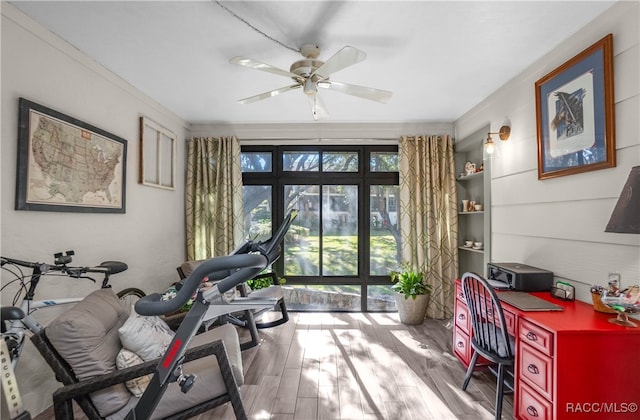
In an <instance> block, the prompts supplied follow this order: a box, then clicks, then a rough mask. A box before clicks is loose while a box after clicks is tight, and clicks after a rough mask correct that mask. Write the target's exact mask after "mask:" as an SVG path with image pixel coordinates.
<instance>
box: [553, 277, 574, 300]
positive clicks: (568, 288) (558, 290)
mask: <svg viewBox="0 0 640 420" xmlns="http://www.w3.org/2000/svg"><path fill="white" fill-rule="evenodd" d="M551 296H553V297H555V298H558V299H562V300H576V289H575V287H573V286H572V285H571V284H569V283H567V282H564V281H557V282H556V285H555V286H553V287H551Z"/></svg>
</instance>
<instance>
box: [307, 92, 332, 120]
mask: <svg viewBox="0 0 640 420" xmlns="http://www.w3.org/2000/svg"><path fill="white" fill-rule="evenodd" d="M307 98H309V104H310V105H311V113H312V114H313V119H314V120H316V121H318V120H326V119H327V118H329V112H328V111H327V108H326V107H325V106H324V102H323V101H322V99H321V98H320V95H318V93H315V94H314V95H307Z"/></svg>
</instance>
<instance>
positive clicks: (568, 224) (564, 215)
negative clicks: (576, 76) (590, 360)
mask: <svg viewBox="0 0 640 420" xmlns="http://www.w3.org/2000/svg"><path fill="white" fill-rule="evenodd" d="M639 7H640V3H639V2H637V1H634V2H618V3H616V4H615V5H614V6H612V7H611V8H610V9H609V10H607V11H606V12H605V13H604V14H602V15H601V16H599V17H598V18H597V19H596V20H594V21H593V22H592V23H590V24H589V25H587V26H586V27H584V28H583V29H581V30H580V31H579V32H578V33H576V34H574V35H573V36H572V37H570V38H569V39H568V40H566V41H565V42H563V43H562V44H561V45H560V46H558V47H557V48H556V49H554V50H553V51H551V52H550V53H549V54H547V55H546V56H544V57H543V58H542V59H540V60H539V61H537V62H536V63H534V64H533V65H532V66H530V67H529V68H528V69H527V70H526V71H524V72H523V73H521V74H520V75H518V76H517V77H515V78H514V79H512V80H511V81H509V82H508V83H506V84H505V85H504V86H503V87H501V88H500V89H499V90H498V91H496V92H495V93H493V94H492V95H491V96H490V97H488V98H487V99H486V100H484V101H483V102H482V103H481V104H479V105H478V106H476V107H475V108H473V109H471V110H470V111H469V112H467V113H466V114H465V115H463V116H462V117H461V118H459V119H458V120H457V121H456V122H455V130H456V137H457V138H464V137H465V136H466V135H468V134H469V133H471V132H473V131H474V130H476V129H477V128H478V127H481V126H482V125H483V124H487V123H489V124H491V128H492V131H497V130H498V128H499V127H500V125H502V123H503V122H504V121H506V120H508V121H510V122H511V129H512V131H511V138H510V139H509V140H508V141H506V142H500V141H499V142H498V143H499V144H498V145H497V146H498V150H497V153H496V154H495V155H494V157H493V158H492V159H493V161H492V173H491V192H492V197H491V199H492V208H491V215H492V221H491V226H492V249H491V256H492V260H493V261H494V262H521V263H525V264H528V265H532V266H535V267H540V268H545V269H548V270H551V271H553V272H554V274H555V277H556V279H563V280H567V281H569V282H571V283H572V284H574V285H575V286H576V289H577V296H578V299H580V300H584V301H587V302H590V301H591V296H590V294H589V287H590V286H591V285H593V284H599V285H606V283H607V276H608V273H609V272H619V273H621V274H622V285H623V286H625V285H626V286H629V285H631V284H639V283H640V235H632V234H616V233H605V232H604V228H605V225H606V224H607V222H608V220H609V216H610V215H611V211H612V210H613V207H614V206H615V203H616V200H617V197H618V195H619V193H620V191H621V189H622V186H623V185H624V182H625V181H626V179H627V176H628V174H629V171H630V170H631V167H633V166H636V165H640V125H639V124H640V123H639V116H640V106H639V104H640V69H639V63H640V56H639V49H640V45H639V44H640V42H639V41H640V30H639V21H640V10H639ZM608 33H612V34H613V45H614V85H615V95H614V97H615V115H616V149H617V166H616V167H615V168H611V169H603V170H599V171H593V172H588V173H584V174H577V175H570V176H564V177H559V178H553V179H549V180H544V181H539V180H538V173H537V146H536V113H535V90H534V84H535V82H536V80H538V79H540V78H541V77H542V76H544V75H545V74H547V73H549V72H550V71H552V70H553V69H555V68H556V67H558V66H559V65H561V64H562V63H564V62H565V61H567V60H568V59H570V58H572V57H573V56H575V55H576V54H578V53H579V52H581V51H582V50H584V49H585V48H587V47H588V46H590V45H591V44H593V43H594V42H596V41H598V40H600V39H601V38H603V37H604V36H605V35H606V34H608Z"/></svg>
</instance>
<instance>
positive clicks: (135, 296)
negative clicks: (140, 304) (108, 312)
mask: <svg viewBox="0 0 640 420" xmlns="http://www.w3.org/2000/svg"><path fill="white" fill-rule="evenodd" d="M144 296H146V294H145V293H144V292H143V291H142V290H140V289H138V288H135V287H129V288H127V289H124V290H121V291H119V292H118V298H120V302H122V305H123V306H124V307H125V308H127V309H128V310H129V312H131V310H133V305H135V303H136V302H137V301H138V300H139V299H140V298H141V297H144Z"/></svg>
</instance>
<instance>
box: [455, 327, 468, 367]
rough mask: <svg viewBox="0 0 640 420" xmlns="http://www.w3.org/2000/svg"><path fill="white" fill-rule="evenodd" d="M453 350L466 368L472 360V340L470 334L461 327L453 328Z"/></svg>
mask: <svg viewBox="0 0 640 420" xmlns="http://www.w3.org/2000/svg"><path fill="white" fill-rule="evenodd" d="M453 352H454V353H455V354H456V355H457V356H458V357H459V358H460V360H461V361H462V363H463V364H464V366H465V368H466V367H467V366H469V362H470V361H471V352H472V349H471V342H470V340H469V336H468V335H467V334H466V333H465V332H464V331H462V330H461V329H460V328H455V329H454V330H453Z"/></svg>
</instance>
